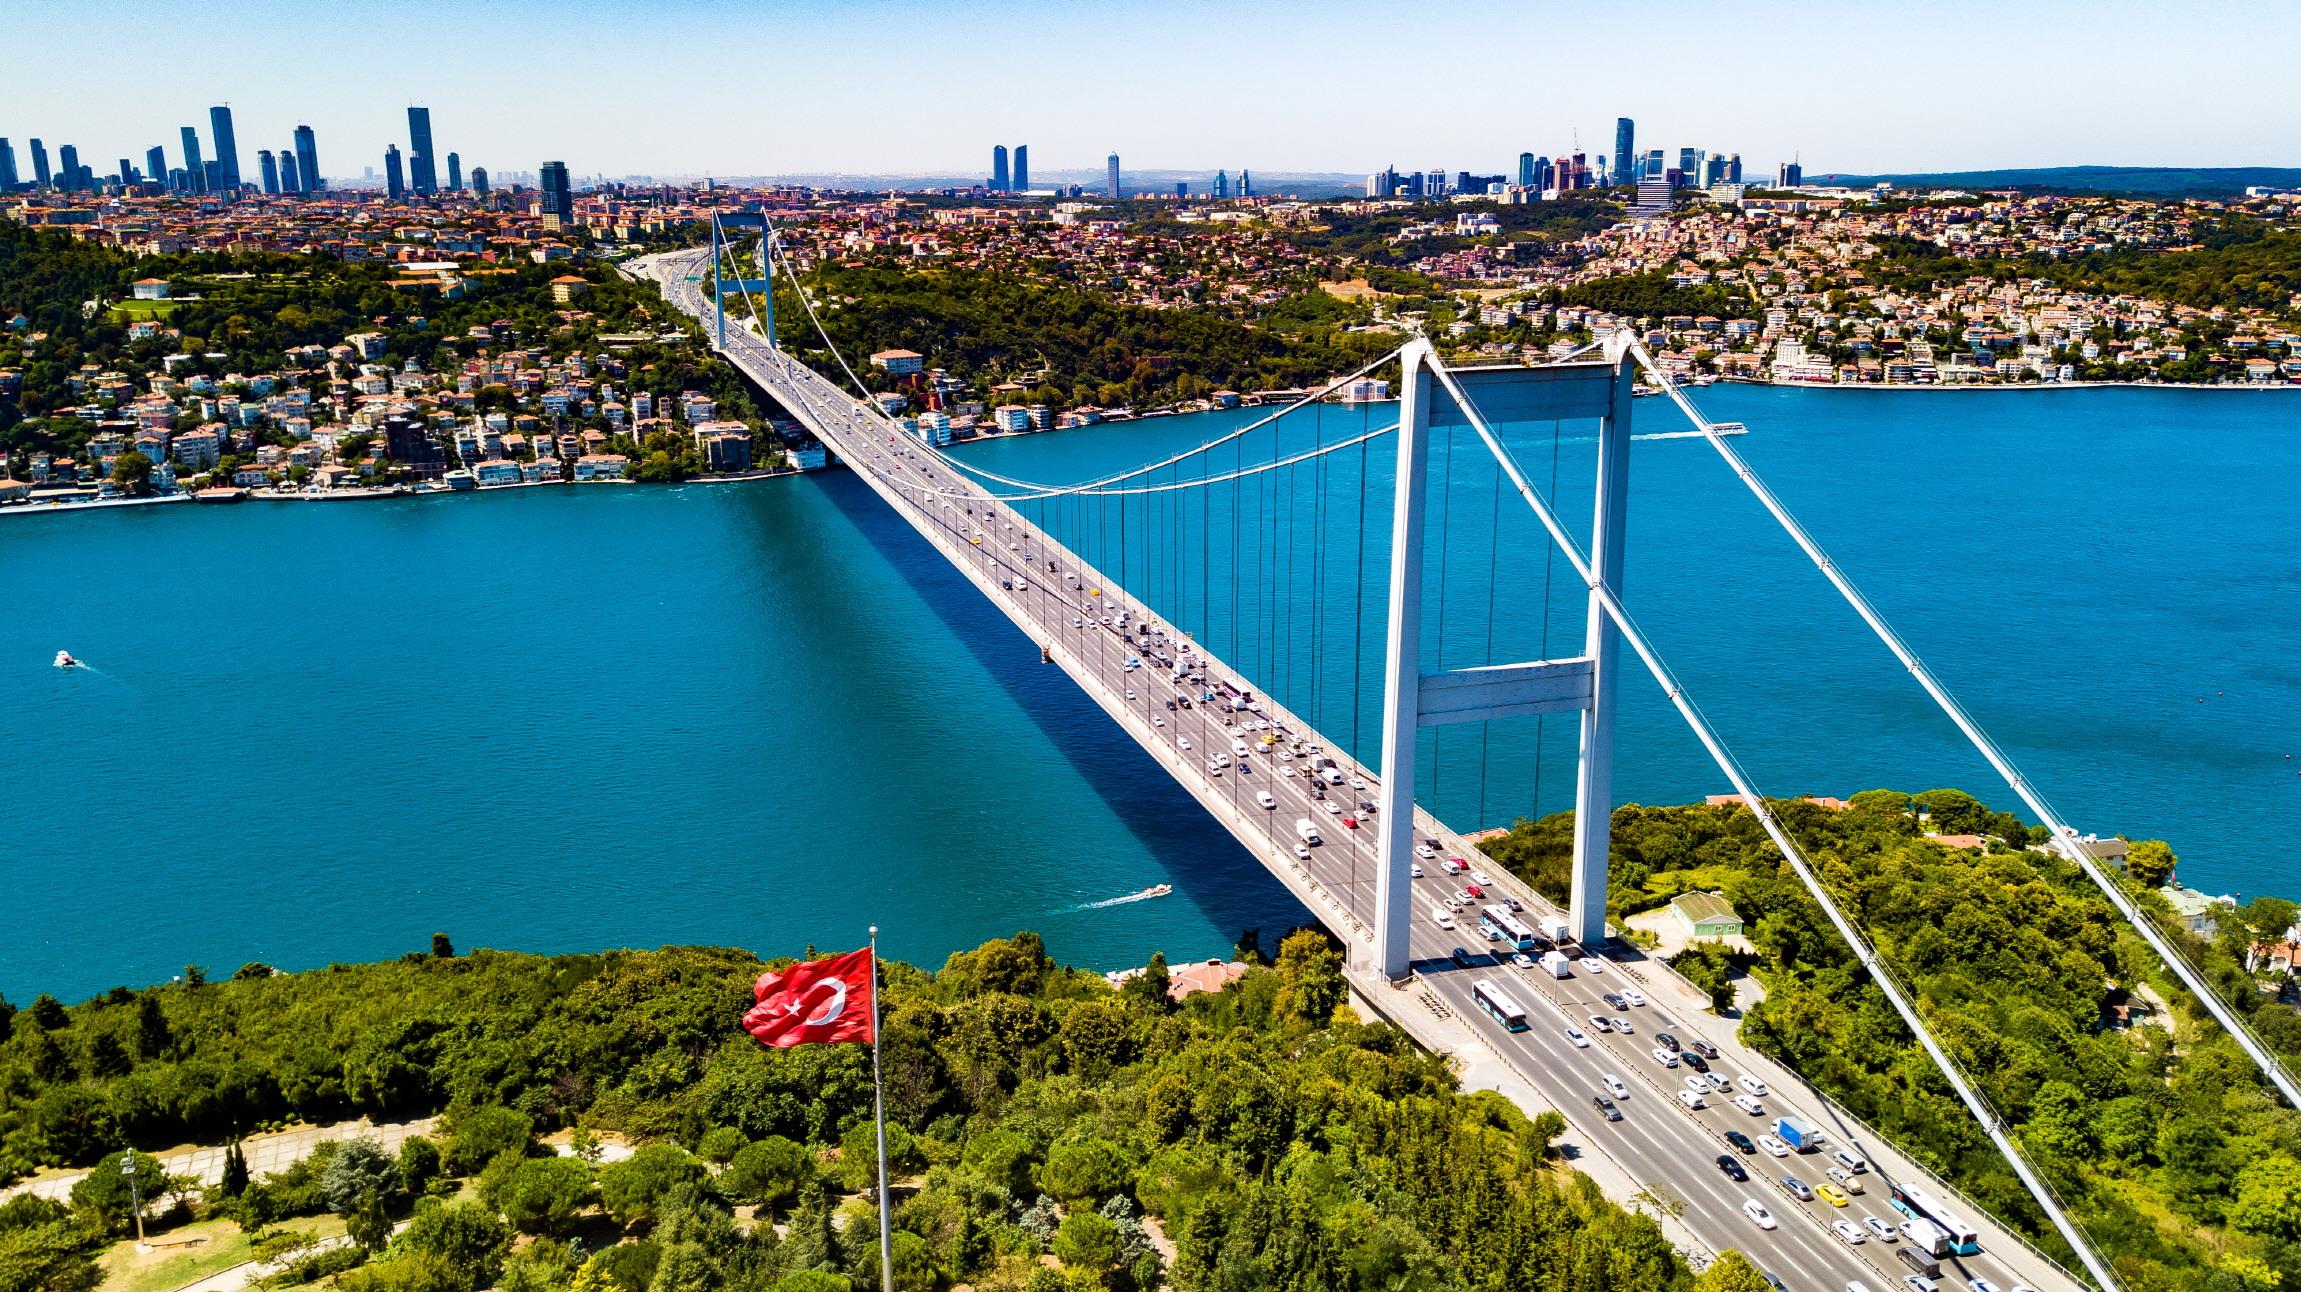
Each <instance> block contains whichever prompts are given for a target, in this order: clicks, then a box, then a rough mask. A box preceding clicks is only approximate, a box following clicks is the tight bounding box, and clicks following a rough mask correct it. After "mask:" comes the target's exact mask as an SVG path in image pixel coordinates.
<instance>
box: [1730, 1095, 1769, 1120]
mask: <svg viewBox="0 0 2301 1292" xmlns="http://www.w3.org/2000/svg"><path fill="white" fill-rule="evenodd" d="M1734 1107H1736V1108H1739V1109H1741V1110H1742V1111H1743V1112H1746V1113H1748V1114H1749V1115H1750V1116H1752V1117H1763V1116H1765V1115H1766V1106H1765V1105H1764V1104H1761V1103H1759V1102H1758V1101H1757V1100H1755V1099H1752V1098H1750V1097H1749V1096H1748V1095H1735V1096H1734Z"/></svg>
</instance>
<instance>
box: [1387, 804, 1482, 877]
mask: <svg viewBox="0 0 2301 1292" xmlns="http://www.w3.org/2000/svg"><path fill="white" fill-rule="evenodd" d="M1360 788H1362V789H1363V788H1364V787H1363V786H1361V787H1360ZM1470 882H1471V883H1473V884H1477V885H1479V886H1481V887H1486V886H1490V885H1492V884H1493V882H1494V880H1493V879H1492V878H1490V877H1489V876H1488V875H1487V873H1486V872H1485V871H1483V870H1473V871H1471V872H1470Z"/></svg>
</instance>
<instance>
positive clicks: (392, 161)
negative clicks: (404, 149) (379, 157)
mask: <svg viewBox="0 0 2301 1292" xmlns="http://www.w3.org/2000/svg"><path fill="white" fill-rule="evenodd" d="M384 196H385V197H388V198H390V199H391V200H392V201H394V202H397V201H399V200H400V199H401V198H403V197H406V196H407V176H405V175H403V174H401V173H400V168H399V145H398V144H385V145H384Z"/></svg>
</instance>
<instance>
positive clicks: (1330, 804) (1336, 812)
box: [1325, 799, 1342, 816]
mask: <svg viewBox="0 0 2301 1292" xmlns="http://www.w3.org/2000/svg"><path fill="white" fill-rule="evenodd" d="M1325 806H1326V812H1327V815H1329V816H1341V815H1342V805H1341V804H1340V803H1337V802H1335V801H1334V800H1333V799H1328V800H1327V801H1326V804H1325Z"/></svg>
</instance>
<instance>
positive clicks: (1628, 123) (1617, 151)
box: [1614, 117, 1638, 184]
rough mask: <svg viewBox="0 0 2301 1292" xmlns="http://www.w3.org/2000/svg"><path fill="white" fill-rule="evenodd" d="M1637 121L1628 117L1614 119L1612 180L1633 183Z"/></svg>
mask: <svg viewBox="0 0 2301 1292" xmlns="http://www.w3.org/2000/svg"><path fill="white" fill-rule="evenodd" d="M1637 144H1638V123H1637V122H1635V121H1632V120H1630V118H1628V117H1616V118H1615V119H1614V182H1615V183H1617V184H1634V183H1636V182H1637V179H1636V176H1637V173H1638V170H1637V162H1636V154H1635V153H1634V152H1633V151H1632V150H1633V149H1635V148H1636V147H1637Z"/></svg>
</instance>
